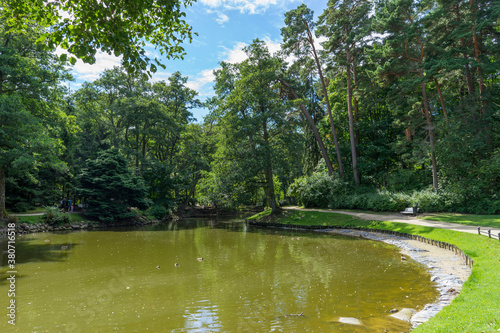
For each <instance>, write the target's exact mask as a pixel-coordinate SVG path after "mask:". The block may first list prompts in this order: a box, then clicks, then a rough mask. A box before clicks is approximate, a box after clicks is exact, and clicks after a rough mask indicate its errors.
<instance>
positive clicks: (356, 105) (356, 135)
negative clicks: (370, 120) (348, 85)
mask: <svg viewBox="0 0 500 333" xmlns="http://www.w3.org/2000/svg"><path fill="white" fill-rule="evenodd" d="M352 79H353V80H352V83H353V92H354V91H355V90H356V86H357V83H356V79H357V73H356V64H355V63H354V61H353V63H352ZM353 95H354V93H353ZM352 102H353V107H354V124H356V125H357V124H358V121H359V103H358V99H357V98H356V97H355V96H353V97H352ZM356 127H357V126H356ZM360 140H361V139H360V135H359V130H355V131H354V143H355V145H356V157H359V149H358V147H359V143H360Z"/></svg>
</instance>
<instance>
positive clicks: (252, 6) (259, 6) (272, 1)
mask: <svg viewBox="0 0 500 333" xmlns="http://www.w3.org/2000/svg"><path fill="white" fill-rule="evenodd" d="M291 1H293V0H201V1H200V2H201V3H202V4H204V5H205V6H209V7H211V8H224V9H233V10H239V11H240V12H241V13H249V14H258V13H263V12H265V11H266V10H267V9H268V8H269V7H270V6H276V5H282V6H283V5H285V4H287V3H290V2H291Z"/></svg>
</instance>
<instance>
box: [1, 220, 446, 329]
mask: <svg viewBox="0 0 500 333" xmlns="http://www.w3.org/2000/svg"><path fill="white" fill-rule="evenodd" d="M16 247H17V249H16V258H17V261H18V264H17V271H18V275H17V278H16V298H15V300H16V305H17V311H18V312H17V317H16V325H15V327H12V325H9V324H8V323H7V320H8V319H7V318H6V316H5V315H4V314H2V318H3V319H2V322H1V323H0V331H1V332H23V333H24V332H117V331H118V332H147V331H149V332H332V331H334V332H381V331H383V330H384V329H387V330H388V331H390V332H405V331H408V330H409V329H410V325H409V324H408V323H406V322H402V321H399V320H397V319H393V318H391V317H389V314H390V313H389V310H391V309H393V308H398V309H401V308H404V307H408V308H423V306H424V305H425V304H426V303H429V302H432V301H434V300H435V299H436V297H437V292H436V290H435V288H433V285H432V284H431V282H430V276H429V274H428V273H427V272H426V270H425V268H424V267H423V266H421V265H420V264H418V263H416V262H413V261H412V260H410V259H409V260H406V261H404V262H402V261H401V259H400V254H399V252H398V249H397V248H396V247H394V246H391V245H388V244H385V243H381V242H376V241H371V240H364V239H359V238H352V237H346V236H332V235H326V234H322V233H314V232H297V231H286V230H277V229H252V228H250V227H247V226H246V225H245V224H244V223H243V222H242V221H241V220H222V221H221V220H210V219H203V220H201V219H192V220H183V221H179V222H171V223H167V224H161V225H156V226H147V227H140V228H124V229H112V230H99V231H79V232H68V233H38V234H35V235H33V234H32V235H25V236H21V237H18V238H17V242H16ZM4 248H5V244H4V243H2V249H4ZM201 258H203V260H202V259H201ZM1 264H2V267H1V271H0V273H2V274H1V275H0V276H1V284H0V295H2V296H1V297H0V308H1V309H4V310H3V311H4V312H5V314H7V310H6V309H7V306H8V301H9V300H8V297H6V295H7V294H8V289H9V286H8V283H7V280H6V278H7V275H6V274H5V273H6V271H7V270H8V269H7V266H6V255H5V254H2V261H1ZM344 317H348V318H356V319H358V320H359V321H360V322H361V325H360V326H357V325H352V324H347V323H342V322H339V318H344Z"/></svg>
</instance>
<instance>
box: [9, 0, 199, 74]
mask: <svg viewBox="0 0 500 333" xmlns="http://www.w3.org/2000/svg"><path fill="white" fill-rule="evenodd" d="M192 3H193V1H192V0H141V1H135V0H132V1H115V0H89V1H71V0H61V1H48V0H44V1H31V0H2V2H1V3H0V4H1V7H2V15H3V16H4V17H5V18H6V19H7V22H6V24H7V26H9V27H10V30H11V31H12V32H13V33H14V34H16V33H19V32H23V31H25V30H26V29H27V27H29V26H31V25H33V24H37V25H39V26H41V27H42V28H44V29H45V31H44V33H43V34H42V35H41V36H40V38H39V39H38V42H43V43H45V44H46V45H48V46H49V47H51V48H54V47H56V46H60V47H62V48H63V49H65V50H67V51H68V52H69V53H70V54H73V55H74V56H76V57H77V58H80V59H82V60H84V61H85V62H87V63H91V64H92V63H94V62H95V54H96V52H97V50H102V51H103V52H107V53H108V54H111V53H113V54H114V55H115V56H117V57H119V56H122V57H123V65H124V66H125V67H126V68H127V69H130V70H135V71H137V72H140V71H144V70H149V71H150V72H155V71H156V65H160V66H163V65H162V64H161V63H160V62H159V60H158V59H154V62H155V63H156V65H155V64H153V63H152V62H151V59H149V58H148V56H147V55H146V50H145V47H146V45H147V43H151V44H153V45H155V46H156V47H158V48H159V50H160V53H161V54H162V56H165V57H167V58H178V57H182V55H183V52H184V49H183V47H182V43H183V42H184V41H185V40H186V39H188V40H189V41H191V39H192V32H191V27H190V26H189V25H188V24H187V23H186V22H185V21H184V19H183V17H184V16H185V13H184V12H183V11H182V7H187V6H190V5H191V4H192ZM66 58H67V55H65V54H64V55H63V56H62V57H61V59H63V60H65V59H66ZM70 61H71V63H72V64H74V63H75V62H76V59H75V58H74V57H71V58H70ZM148 66H149V69H148Z"/></svg>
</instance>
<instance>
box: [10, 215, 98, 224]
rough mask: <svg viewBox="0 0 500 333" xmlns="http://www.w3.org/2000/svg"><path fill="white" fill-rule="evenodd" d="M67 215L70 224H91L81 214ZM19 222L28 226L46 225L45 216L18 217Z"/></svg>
mask: <svg viewBox="0 0 500 333" xmlns="http://www.w3.org/2000/svg"><path fill="white" fill-rule="evenodd" d="M65 214H67V215H68V216H69V220H70V223H71V222H80V221H85V222H90V221H88V220H87V219H86V218H84V217H83V216H81V215H80V214H79V213H65ZM17 221H18V223H28V224H34V223H44V221H43V215H32V216H17Z"/></svg>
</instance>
